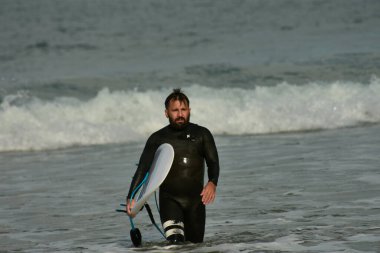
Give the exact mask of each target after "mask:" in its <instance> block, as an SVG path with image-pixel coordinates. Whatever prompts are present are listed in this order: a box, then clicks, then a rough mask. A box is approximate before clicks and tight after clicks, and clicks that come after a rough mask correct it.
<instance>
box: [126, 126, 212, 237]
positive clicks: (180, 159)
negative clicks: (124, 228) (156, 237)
mask: <svg viewBox="0 0 380 253" xmlns="http://www.w3.org/2000/svg"><path fill="white" fill-rule="evenodd" d="M162 143H169V144H171V145H172V146H173V148H174V161H173V165H172V167H171V169H170V172H169V174H168V176H167V177H166V179H165V181H164V182H163V184H162V185H161V186H160V197H159V199H160V216H161V222H162V224H163V227H164V229H165V235H166V237H167V238H169V237H170V236H171V235H172V234H184V236H185V240H186V241H190V242H194V243H196V242H202V241H203V236H204V228H205V213H206V212H205V206H204V204H203V203H202V197H201V196H200V193H201V192H202V190H203V186H204V180H203V178H204V170H205V166H204V164H205V161H206V164H207V168H208V179H209V181H211V182H213V183H214V184H215V185H217V183H218V177H219V159H218V153H217V150H216V146H215V142H214V138H213V136H212V134H211V133H210V131H209V130H208V129H207V128H204V127H202V126H199V125H196V124H193V123H189V124H188V125H187V126H186V127H184V128H183V129H180V130H178V129H175V128H173V127H171V126H170V125H168V126H166V127H164V128H162V129H160V130H159V131H157V132H155V133H153V134H152V135H151V136H150V137H149V139H148V140H147V143H146V145H145V148H144V151H143V153H142V155H141V158H140V162H139V166H138V168H137V170H136V173H135V175H134V177H133V180H132V183H131V187H130V190H129V193H128V199H129V198H130V197H131V193H132V191H133V190H134V189H135V188H136V187H137V186H138V185H139V184H140V182H141V181H142V180H143V178H144V176H145V174H146V172H147V171H148V170H149V167H150V164H151V162H152V160H153V157H154V153H155V152H156V150H157V148H158V146H160V145H161V144H162Z"/></svg>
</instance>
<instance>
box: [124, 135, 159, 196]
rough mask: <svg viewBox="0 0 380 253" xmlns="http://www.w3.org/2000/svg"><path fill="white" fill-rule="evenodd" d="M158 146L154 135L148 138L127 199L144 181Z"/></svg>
mask: <svg viewBox="0 0 380 253" xmlns="http://www.w3.org/2000/svg"><path fill="white" fill-rule="evenodd" d="M156 149H157V147H156V145H155V144H154V141H153V137H152V136H151V137H149V139H148V140H147V142H146V144H145V147H144V150H143V152H142V154H141V157H140V160H139V164H138V166H137V169H136V172H135V175H134V176H133V178H132V182H131V186H130V187H129V192H128V195H127V199H130V198H131V195H132V192H133V191H134V190H135V189H136V187H137V186H138V185H139V184H140V183H141V182H142V181H143V179H144V177H145V175H146V173H147V172H148V171H149V168H150V164H151V163H152V161H153V158H154V153H155V151H156Z"/></svg>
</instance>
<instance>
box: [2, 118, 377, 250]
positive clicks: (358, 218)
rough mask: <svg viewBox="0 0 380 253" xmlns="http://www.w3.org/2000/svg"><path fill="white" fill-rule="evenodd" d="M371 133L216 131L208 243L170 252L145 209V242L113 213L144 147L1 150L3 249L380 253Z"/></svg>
mask: <svg viewBox="0 0 380 253" xmlns="http://www.w3.org/2000/svg"><path fill="white" fill-rule="evenodd" d="M379 129H380V127H379V126H378V125H373V126H367V127H360V128H347V129H337V130H330V131H320V132H306V133H292V134H277V135H252V136H235V137H231V136H217V137H216V142H217V145H218V149H219V152H220V159H221V167H222V171H221V177H220V183H219V186H218V197H217V200H216V202H215V203H214V204H213V205H211V206H209V207H208V209H207V213H208V218H207V225H206V236H205V242H204V243H202V244H199V245H185V246H178V247H174V248H172V247H168V246H167V245H166V243H165V242H164V241H163V238H162V237H161V235H160V234H159V233H158V231H156V230H155V228H154V227H153V226H152V225H151V224H150V221H149V218H148V216H147V215H146V213H145V212H143V213H141V215H139V216H138V217H137V218H135V223H136V226H137V227H139V229H140V230H141V232H142V235H143V245H142V248H134V247H133V246H132V243H131V242H130V239H129V230H130V225H129V221H128V219H127V217H126V216H125V215H123V214H120V213H117V212H115V211H114V210H115V209H117V208H119V206H118V204H119V203H122V201H123V198H124V195H125V193H126V191H127V190H128V186H129V181H130V180H129V179H130V178H131V176H132V174H133V172H134V169H135V161H137V159H138V156H139V153H140V151H141V149H142V147H143V143H136V144H128V145H105V146H92V147H77V148H70V149H62V150H55V151H41V152H24V153H23V152H21V153H20V152H13V153H12V152H10V153H1V155H0V157H1V164H2V174H1V197H0V202H1V203H0V208H1V209H0V210H1V213H2V215H1V220H0V221H1V222H0V224H1V225H0V229H1V234H0V236H1V244H0V245H1V248H2V250H5V251H22V252H52V251H55V252H80V251H83V252H135V251H136V252H140V251H150V252H165V251H168V252H173V251H174V252H176V251H181V252H378V251H379V250H380V248H379V244H378V242H379V240H380V236H379V231H380V223H379V220H380V217H379V216H380V214H379V209H380V198H379V196H380V195H379V194H380V186H379V184H380V176H379V172H378V164H379V157H378V153H379V147H380V145H379V143H380V137H379V136H378V134H377V133H378V132H379ZM150 204H151V206H152V207H153V206H154V200H153V199H151V200H150ZM154 213H155V216H156V219H157V220H158V216H157V212H156V210H154Z"/></svg>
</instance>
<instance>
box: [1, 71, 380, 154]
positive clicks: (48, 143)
mask: <svg viewBox="0 0 380 253" xmlns="http://www.w3.org/2000/svg"><path fill="white" fill-rule="evenodd" d="M184 91H186V93H188V95H189V96H190V97H191V98H192V101H191V108H192V110H193V113H192V120H193V121H194V122H198V123H199V124H201V125H205V124H207V125H208V127H209V128H210V130H212V132H213V133H214V134H217V135H252V134H269V133H281V132H295V131H300V132H304V131H313V130H322V129H334V128H341V127H354V126H361V125H365V124H371V123H372V124H374V123H379V122H380V100H379V97H380V79H379V78H377V77H375V76H374V77H373V78H372V79H371V81H370V83H369V84H368V85H363V84H360V83H353V82H339V81H338V82H334V83H310V84H305V85H301V86H300V85H292V84H288V83H280V84H278V85H276V86H272V87H260V86H258V87H256V88H255V89H251V90H247V89H242V88H221V89H215V88H210V87H202V86H199V85H192V86H189V87H186V88H185V89H184ZM169 92H170V88H166V89H161V90H148V91H138V90H131V91H118V90H116V91H110V89H108V88H104V89H102V90H100V91H99V92H98V94H97V95H96V96H95V97H94V98H91V99H89V100H87V101H83V100H79V99H77V98H74V97H57V98H54V99H52V100H42V99H39V98H37V97H33V96H30V95H29V94H28V93H27V92H21V91H20V92H18V93H16V94H12V95H7V96H5V98H4V99H3V101H2V103H1V105H0V121H1V122H2V124H1V126H0V133H1V134H0V151H27V150H42V149H56V148H64V147H70V146H76V145H98V144H110V143H131V142H137V141H143V140H144V139H146V138H147V137H148V136H149V134H151V133H152V132H154V131H155V130H156V129H159V128H160V126H163V125H165V124H167V123H166V119H165V118H164V117H160V115H161V116H162V115H163V114H164V107H163V105H162V103H157V102H158V101H164V99H165V96H166V95H167V94H168V93H169ZM205 108H207V110H205Z"/></svg>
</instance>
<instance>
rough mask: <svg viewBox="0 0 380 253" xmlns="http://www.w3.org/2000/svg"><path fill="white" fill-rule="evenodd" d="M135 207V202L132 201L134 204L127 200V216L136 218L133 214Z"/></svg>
mask: <svg viewBox="0 0 380 253" xmlns="http://www.w3.org/2000/svg"><path fill="white" fill-rule="evenodd" d="M134 205H135V200H134V199H132V202H130V200H129V199H128V200H127V205H126V206H125V211H127V215H128V216H130V217H132V218H133V217H135V216H136V215H135V214H131V211H132V207H133V206H134Z"/></svg>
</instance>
